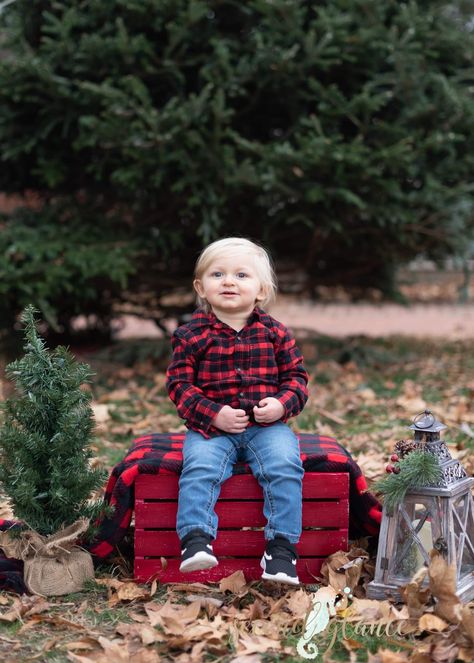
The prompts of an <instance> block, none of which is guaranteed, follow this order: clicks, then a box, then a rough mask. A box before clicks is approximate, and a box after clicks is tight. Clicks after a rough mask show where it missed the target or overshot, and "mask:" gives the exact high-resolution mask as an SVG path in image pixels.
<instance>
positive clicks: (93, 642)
mask: <svg viewBox="0 0 474 663" xmlns="http://www.w3.org/2000/svg"><path fill="white" fill-rule="evenodd" d="M99 647H100V645H99V641H98V640H97V638H93V637H91V636H85V637H84V638H81V639H80V640H73V641H72V642H67V643H66V644H65V645H64V649H67V650H68V651H75V650H76V649H79V650H81V649H88V650H91V649H97V648H99Z"/></svg>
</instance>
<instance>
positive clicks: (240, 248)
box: [194, 237, 277, 311]
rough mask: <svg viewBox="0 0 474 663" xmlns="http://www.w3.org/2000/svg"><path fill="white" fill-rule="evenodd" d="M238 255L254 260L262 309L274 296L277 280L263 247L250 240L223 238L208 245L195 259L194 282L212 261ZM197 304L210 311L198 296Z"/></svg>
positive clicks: (268, 256)
mask: <svg viewBox="0 0 474 663" xmlns="http://www.w3.org/2000/svg"><path fill="white" fill-rule="evenodd" d="M240 253H242V254H244V255H245V256H246V257H248V256H252V257H253V258H254V266H255V271H256V273H257V278H258V280H259V281H260V285H261V286H262V290H263V298H262V299H261V300H260V301H259V306H260V307H261V308H264V307H265V306H268V304H270V303H271V302H272V301H273V300H274V299H275V296H276V290H277V280H276V275H275V270H274V268H273V264H272V260H271V258H270V255H269V254H268V252H267V251H266V250H265V249H264V248H263V246H260V245H259V244H256V243H255V242H252V241H251V240H250V239H245V238H244V237H225V238H224V239H218V240H217V241H215V242H212V244H209V246H207V247H206V248H205V249H204V250H203V251H202V252H201V255H200V256H199V258H198V259H197V262H196V267H195V269H194V281H196V280H197V279H201V278H202V276H203V274H204V273H205V271H206V270H207V268H208V267H209V265H210V264H211V263H212V262H213V261H214V260H218V259H219V258H220V257H221V256H229V255H234V254H240ZM197 303H198V305H199V306H200V307H201V308H203V309H204V310H205V311H209V310H210V307H209V304H208V303H207V301H206V300H205V299H204V298H203V297H200V296H199V294H198V295H197Z"/></svg>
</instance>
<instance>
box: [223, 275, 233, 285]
mask: <svg viewBox="0 0 474 663" xmlns="http://www.w3.org/2000/svg"><path fill="white" fill-rule="evenodd" d="M233 282H234V278H233V276H232V274H224V283H225V284H227V283H233Z"/></svg>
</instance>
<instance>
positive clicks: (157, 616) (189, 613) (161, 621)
mask: <svg viewBox="0 0 474 663" xmlns="http://www.w3.org/2000/svg"><path fill="white" fill-rule="evenodd" d="M143 607H144V609H145V612H146V614H147V615H148V619H149V621H150V624H151V625H152V626H162V627H163V628H165V624H167V625H168V626H167V627H166V628H168V629H171V630H172V629H174V630H175V631H179V632H182V630H183V629H184V628H185V627H186V625H187V624H191V623H192V622H195V621H196V619H197V618H198V616H199V613H200V611H201V604H200V602H199V601H194V602H193V603H191V604H189V605H173V604H172V603H171V602H170V601H169V600H168V601H167V602H166V603H164V604H163V605H158V604H156V603H146V604H145V605H144V606H143ZM178 625H179V626H178Z"/></svg>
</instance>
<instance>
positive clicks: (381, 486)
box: [373, 449, 442, 513]
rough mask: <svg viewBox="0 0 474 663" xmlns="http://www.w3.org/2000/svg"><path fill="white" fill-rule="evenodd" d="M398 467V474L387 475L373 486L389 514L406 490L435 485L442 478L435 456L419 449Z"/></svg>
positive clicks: (408, 455) (402, 497) (406, 457)
mask: <svg viewBox="0 0 474 663" xmlns="http://www.w3.org/2000/svg"><path fill="white" fill-rule="evenodd" d="M398 465H399V468H400V472H399V473H398V474H389V475H388V476H386V477H384V478H383V479H379V481H377V482H376V483H375V484H374V486H373V490H374V491H375V492H376V493H381V494H382V495H383V496H384V505H386V507H387V511H388V512H389V513H391V512H393V510H394V509H395V507H397V506H398V505H399V504H400V503H401V502H402V501H403V499H404V497H405V494H406V492H407V491H408V490H410V489H411V488H415V487H416V486H419V487H421V486H429V485H433V484H436V483H437V482H438V481H439V479H441V476H442V471H441V467H440V465H439V462H438V459H437V458H436V456H434V455H433V454H431V453H429V452H426V451H423V450H421V449H416V450H415V451H411V452H410V453H409V454H407V455H406V456H405V458H402V459H401V460H400V461H399V464H398Z"/></svg>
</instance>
